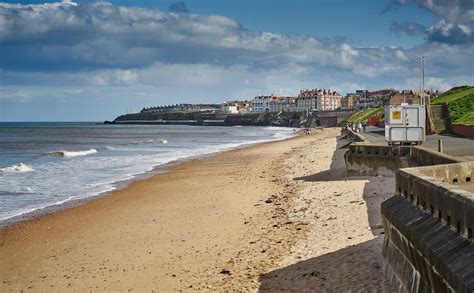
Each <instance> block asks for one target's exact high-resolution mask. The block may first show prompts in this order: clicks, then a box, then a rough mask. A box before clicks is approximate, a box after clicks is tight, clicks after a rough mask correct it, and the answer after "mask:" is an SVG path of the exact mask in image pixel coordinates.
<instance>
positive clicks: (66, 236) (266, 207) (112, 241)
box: [0, 129, 393, 292]
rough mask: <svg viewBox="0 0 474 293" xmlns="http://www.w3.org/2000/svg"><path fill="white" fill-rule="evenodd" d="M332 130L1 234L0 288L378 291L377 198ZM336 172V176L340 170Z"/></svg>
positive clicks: (377, 189) (180, 168) (189, 166)
mask: <svg viewBox="0 0 474 293" xmlns="http://www.w3.org/2000/svg"><path fill="white" fill-rule="evenodd" d="M338 134H339V132H338V130H337V129H329V130H325V131H324V132H319V131H316V132H314V133H313V134H311V135H305V136H299V137H296V138H293V139H289V140H285V141H280V142H272V143H265V144H260V145H256V146H252V147H248V148H244V149H239V150H234V151H229V152H225V153H220V154H217V155H214V156H211V157H207V158H203V159H196V160H193V161H189V162H185V163H182V164H179V165H177V166H174V167H171V168H170V169H169V170H168V171H167V172H165V173H163V174H159V175H156V176H153V177H151V178H148V179H146V180H143V181H138V182H135V183H132V184H131V185H129V186H128V187H127V188H125V189H122V190H119V191H116V192H113V193H112V194H111V195H108V196H105V197H102V198H99V199H97V200H94V201H91V202H89V203H86V204H84V205H81V206H78V207H73V208H69V209H66V210H62V211H58V212H55V213H51V214H47V215H44V216H41V217H39V218H37V219H33V220H30V221H26V222H22V223H19V224H16V225H14V226H11V227H7V228H1V229H0V291H1V292H9V291H12V292H16V291H21V290H25V291H32V292H46V291H49V292H50V291H56V292H59V291H60V292H66V291H93V292H102V291H148V292H151V291H153V290H155V291H157V292H163V291H179V290H185V291H188V290H189V291H194V290H199V291H202V290H207V291H226V290H227V291H240V292H241V291H257V290H260V291H272V292H274V291H277V290H290V291H291V290H294V291H300V290H302V289H306V290H316V291H317V290H318V289H323V290H324V289H326V290H336V291H340V290H343V291H344V290H356V289H367V290H372V291H380V290H389V288H388V287H387V286H386V284H385V282H384V280H383V277H382V271H381V268H380V267H381V256H380V251H381V241H382V237H383V235H381V234H380V233H381V231H382V229H381V226H379V224H380V223H379V222H380V216H379V214H380V211H379V206H380V205H379V203H380V201H381V200H382V199H383V198H385V197H386V196H388V195H389V193H390V192H391V190H393V182H392V181H393V178H379V177H361V178H352V179H351V180H346V178H345V177H344V176H343V174H344V172H343V168H342V167H341V163H342V164H343V157H342V155H341V154H342V152H343V151H337V150H336V136H337V135H338ZM341 172H342V173H341Z"/></svg>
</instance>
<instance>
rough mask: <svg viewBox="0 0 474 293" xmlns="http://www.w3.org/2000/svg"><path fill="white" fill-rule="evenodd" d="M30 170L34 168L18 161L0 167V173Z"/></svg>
mask: <svg viewBox="0 0 474 293" xmlns="http://www.w3.org/2000/svg"><path fill="white" fill-rule="evenodd" d="M31 171H34V169H33V168H31V167H30V166H28V165H26V164H23V163H19V164H16V165H13V166H10V167H5V168H1V169H0V174H8V173H26V172H31Z"/></svg>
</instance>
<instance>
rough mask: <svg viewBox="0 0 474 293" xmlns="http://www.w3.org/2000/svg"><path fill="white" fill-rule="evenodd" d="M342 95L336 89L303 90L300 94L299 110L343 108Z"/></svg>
mask: <svg viewBox="0 0 474 293" xmlns="http://www.w3.org/2000/svg"><path fill="white" fill-rule="evenodd" d="M341 101H342V96H341V95H340V94H339V93H337V92H336V91H331V90H327V91H326V90H321V89H311V90H301V91H300V94H299V95H298V100H297V108H298V111H302V112H303V111H309V112H312V111H329V110H336V109H339V108H341Z"/></svg>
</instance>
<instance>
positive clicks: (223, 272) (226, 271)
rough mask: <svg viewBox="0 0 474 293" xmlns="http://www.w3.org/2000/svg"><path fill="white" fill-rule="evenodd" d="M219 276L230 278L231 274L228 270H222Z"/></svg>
mask: <svg viewBox="0 0 474 293" xmlns="http://www.w3.org/2000/svg"><path fill="white" fill-rule="evenodd" d="M219 274H223V275H227V276H230V275H232V273H231V272H230V271H229V270H228V269H223V270H221V271H220V272H219Z"/></svg>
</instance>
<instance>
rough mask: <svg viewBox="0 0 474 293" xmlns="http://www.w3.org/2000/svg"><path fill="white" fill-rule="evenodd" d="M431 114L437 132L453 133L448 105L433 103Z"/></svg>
mask: <svg viewBox="0 0 474 293" xmlns="http://www.w3.org/2000/svg"><path fill="white" fill-rule="evenodd" d="M431 114H432V118H433V123H434V127H435V130H436V133H441V134H443V133H451V120H450V118H449V110H448V106H447V105H431Z"/></svg>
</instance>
